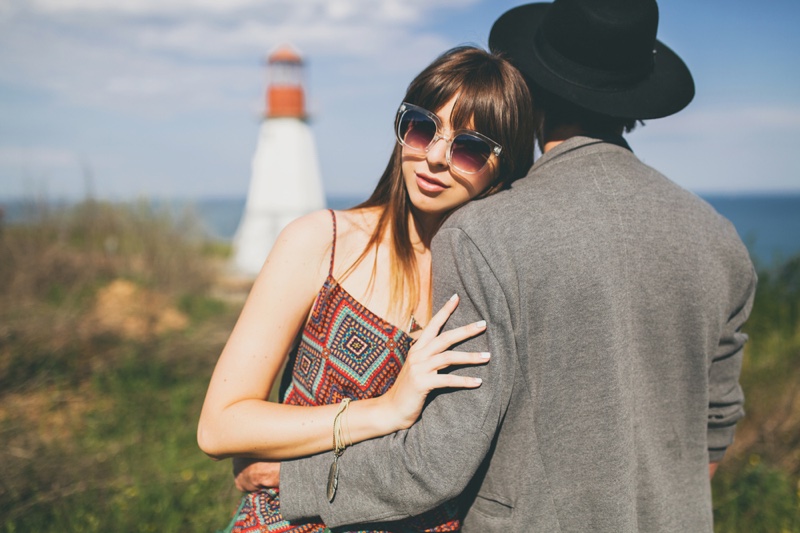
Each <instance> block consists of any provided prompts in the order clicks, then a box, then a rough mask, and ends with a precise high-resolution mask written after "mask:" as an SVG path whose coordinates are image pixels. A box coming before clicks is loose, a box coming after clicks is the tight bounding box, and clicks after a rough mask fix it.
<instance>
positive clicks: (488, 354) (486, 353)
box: [481, 352, 492, 359]
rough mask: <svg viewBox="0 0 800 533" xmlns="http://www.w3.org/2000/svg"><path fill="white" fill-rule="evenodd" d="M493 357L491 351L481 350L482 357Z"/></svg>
mask: <svg viewBox="0 0 800 533" xmlns="http://www.w3.org/2000/svg"><path fill="white" fill-rule="evenodd" d="M491 357H492V354H490V353H489V352H481V359H489V358H491Z"/></svg>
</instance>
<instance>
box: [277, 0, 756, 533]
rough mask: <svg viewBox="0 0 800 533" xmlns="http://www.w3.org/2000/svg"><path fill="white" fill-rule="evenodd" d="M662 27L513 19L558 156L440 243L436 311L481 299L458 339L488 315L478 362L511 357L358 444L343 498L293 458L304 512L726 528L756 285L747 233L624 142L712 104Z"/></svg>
mask: <svg viewBox="0 0 800 533" xmlns="http://www.w3.org/2000/svg"><path fill="white" fill-rule="evenodd" d="M657 23H658V10H657V6H656V4H655V1H654V0H603V1H600V0H555V2H553V3H552V4H530V5H524V6H520V7H517V8H514V9H512V10H510V11H509V12H507V13H506V14H504V15H503V16H502V17H501V18H500V19H499V20H498V21H497V22H496V23H495V25H494V27H493V28H492V32H491V35H490V45H491V47H492V48H493V49H494V50H497V51H501V52H503V53H505V54H506V55H507V56H508V57H510V58H511V60H512V61H513V62H514V63H515V64H516V65H517V66H518V67H519V68H520V70H521V71H522V72H523V73H524V74H525V76H526V77H527V78H528V80H529V84H530V87H531V91H532V94H533V97H534V104H535V107H537V109H538V111H539V112H538V113H537V116H536V117H533V118H534V120H536V124H537V127H538V131H539V136H538V141H539V143H540V147H541V149H542V151H543V155H542V157H541V158H539V160H538V161H537V162H536V163H535V164H534V166H533V168H532V169H531V171H530V173H529V174H528V176H527V177H525V178H524V179H522V180H519V181H518V182H516V183H515V184H514V186H513V187H512V189H511V190H509V191H506V192H503V193H500V194H497V195H495V196H493V197H490V198H487V199H484V200H481V201H477V202H473V203H472V204H470V205H467V206H465V207H464V208H462V209H460V210H459V211H458V212H457V213H455V214H454V215H453V216H452V217H451V218H450V219H449V220H448V221H447V222H446V223H445V225H444V227H443V228H442V229H441V230H440V231H439V233H438V234H437V236H436V238H435V241H434V245H433V254H434V265H435V266H434V284H435V293H434V304H435V308H437V307H438V306H439V305H441V303H442V302H443V301H444V300H445V299H446V298H447V297H448V296H449V295H451V294H453V293H457V294H459V295H460V296H461V304H460V305H459V309H458V310H457V312H456V313H455V314H454V315H453V317H452V318H451V320H450V323H449V324H448V327H456V326H459V325H462V324H467V323H470V322H474V321H477V320H480V319H486V320H487V321H488V329H487V333H486V334H485V335H483V336H481V337H479V338H476V339H472V340H470V341H468V342H467V343H465V344H464V346H462V347H461V348H460V349H463V350H470V351H489V352H491V354H492V360H491V362H490V363H489V364H488V365H486V366H485V367H483V368H480V369H476V368H468V369H464V370H463V371H464V372H466V373H470V374H472V375H477V376H478V377H481V378H483V385H482V386H481V388H480V389H477V390H460V391H455V392H449V393H446V394H441V395H438V396H437V397H436V398H434V399H433V400H432V401H431V402H430V404H429V405H428V406H427V407H426V409H425V411H424V412H423V416H422V418H421V419H420V421H419V422H418V423H417V424H416V425H415V426H413V427H412V428H411V429H409V430H408V431H405V432H401V433H398V434H395V435H391V436H388V437H384V438H382V439H376V440H373V441H369V442H365V443H361V444H358V445H355V446H353V447H351V448H349V449H347V450H346V451H345V452H344V454H343V455H342V456H341V457H340V459H339V487H338V491H337V492H336V496H335V499H334V500H333V502H332V503H331V502H329V501H328V499H327V497H326V485H327V475H328V469H329V467H330V464H331V454H322V455H320V456H317V457H312V458H308V459H302V460H297V461H286V462H284V463H282V466H281V473H280V486H281V506H282V511H283V514H284V517H286V518H289V519H292V518H301V517H308V516H316V515H319V516H321V517H322V519H323V520H324V521H325V522H326V523H327V524H328V525H329V526H339V525H344V524H349V523H361V522H375V521H390V520H396V519H401V518H405V517H407V516H410V515H415V514H419V513H421V512H423V511H425V510H427V509H430V508H432V507H434V506H436V505H438V504H440V503H442V502H445V501H447V500H450V499H452V498H454V497H457V496H458V495H459V494H462V493H463V498H464V500H465V501H466V505H467V508H466V515H465V518H464V525H463V530H464V531H465V532H491V531H498V532H499V531H503V532H508V531H512V532H517V531H542V532H548V533H549V532H556V531H591V532H597V531H607V532H634V531H642V532H688V531H691V532H702V531H706V532H710V531H712V530H713V528H712V520H713V518H712V510H711V494H710V483H709V477H710V476H709V473H711V474H713V469H714V467H715V466H714V465H716V463H717V462H718V461H719V460H720V459H721V458H722V456H723V454H724V452H725V449H726V448H727V446H728V445H729V444H730V443H731V442H732V439H733V430H734V425H735V424H736V422H737V420H739V419H740V418H741V416H742V415H743V411H742V402H743V397H742V393H741V389H740V388H739V385H738V375H739V371H740V365H741V357H742V347H743V344H744V342H745V340H746V337H745V335H743V334H742V333H740V328H741V326H742V324H743V323H744V321H745V320H746V318H747V316H748V314H749V312H750V309H751V306H752V300H753V295H754V291H755V284H756V278H755V275H754V272H753V267H752V264H751V262H750V260H749V257H748V254H747V251H746V249H745V247H744V246H743V245H742V243H741V241H740V239H739V238H738V236H737V235H736V232H735V230H734V229H733V227H732V226H731V225H730V223H728V222H727V221H726V220H724V219H723V218H722V217H721V216H719V215H718V214H717V213H716V212H715V211H714V210H713V209H712V208H711V207H709V206H708V205H707V204H706V203H705V202H703V201H702V200H701V199H699V198H697V197H696V196H694V195H693V194H691V193H689V192H686V191H684V190H683V189H681V188H680V187H678V186H677V185H675V184H674V183H672V182H671V181H669V180H668V179H667V178H665V177H664V176H662V175H661V174H659V173H658V172H656V171H655V170H653V169H651V168H649V167H647V166H645V165H644V164H643V163H641V162H640V161H639V160H638V159H637V158H636V156H635V155H634V154H633V152H632V151H631V149H630V148H629V147H628V145H627V144H626V143H625V141H624V140H623V139H622V136H621V134H622V133H623V130H629V129H630V128H631V127H632V125H633V124H634V123H635V122H636V120H640V119H652V118H659V117H664V116H667V115H670V114H673V113H676V112H678V111H679V110H681V109H682V108H684V107H685V106H686V105H688V103H689V102H690V101H691V99H692V97H693V95H694V85H693V82H692V78H691V75H690V73H689V71H688V69H687V68H686V66H685V65H684V64H683V62H682V61H681V60H680V58H679V57H678V56H677V55H675V54H674V53H673V52H672V51H671V50H670V49H669V48H667V47H666V46H664V45H663V44H661V43H660V42H658V41H657V40H656V39H655V36H656V28H657ZM679 155H680V154H676V156H679Z"/></svg>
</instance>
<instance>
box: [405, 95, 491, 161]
mask: <svg viewBox="0 0 800 533" xmlns="http://www.w3.org/2000/svg"><path fill="white" fill-rule="evenodd" d="M443 129H444V128H443V127H442V121H441V120H439V117H438V116H436V114H435V113H431V112H430V111H428V110H427V109H424V108H422V107H419V106H416V105H414V104H409V103H407V102H403V103H402V104H401V105H400V109H398V110H397V119H396V120H395V134H396V135H397V141H398V142H399V143H400V144H401V145H402V146H404V147H406V148H408V149H410V150H414V151H418V152H428V150H430V149H431V147H432V146H433V145H434V144H435V143H436V141H438V140H439V139H443V140H445V141H447V164H448V165H450V167H451V168H454V169H455V170H457V171H459V172H463V173H465V174H476V173H478V172H480V171H481V170H483V168H484V167H485V166H486V164H487V163H488V162H489V158H490V157H491V156H492V154H494V155H495V157H497V156H499V155H500V152H502V151H503V148H502V147H501V146H500V145H499V144H497V143H496V142H494V141H493V140H491V139H490V138H489V137H487V136H486V135H483V134H481V133H478V132H477V131H472V130H463V129H462V130H458V131H455V132H453V134H452V136H451V137H450V138H447V137H445V136H444V135H442V130H443Z"/></svg>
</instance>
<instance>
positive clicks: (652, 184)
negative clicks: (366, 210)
mask: <svg viewBox="0 0 800 533" xmlns="http://www.w3.org/2000/svg"><path fill="white" fill-rule="evenodd" d="M434 253H435V254H438V255H441V256H442V257H441V260H437V259H435V261H434V264H435V265H437V266H439V265H441V266H442V268H437V270H436V271H435V273H434V277H435V279H436V288H437V292H436V298H435V300H436V301H437V302H438V301H441V300H442V299H443V298H444V297H445V293H447V294H449V293H450V292H451V290H452V288H453V286H457V285H458V283H459V282H462V283H463V281H464V280H463V279H462V280H456V279H455V278H458V277H459V276H461V274H460V273H459V268H458V266H456V268H452V267H450V266H448V264H450V265H452V264H453V262H452V259H449V257H450V256H451V255H454V256H455V265H459V264H462V263H463V264H466V263H473V264H477V263H481V264H483V265H485V266H483V267H481V268H482V269H484V270H486V273H485V274H484V275H490V276H493V277H495V278H496V280H497V285H498V286H499V287H500V289H501V290H502V293H503V294H502V299H503V300H505V305H507V306H508V311H509V315H510V324H498V323H496V322H493V321H492V317H486V318H487V320H488V321H489V329H488V336H489V338H490V340H489V343H490V346H492V350H493V358H494V359H496V358H497V357H505V356H507V355H509V354H503V353H495V352H494V346H496V345H498V343H497V342H496V341H494V340H492V339H491V337H492V336H493V335H503V336H507V337H508V336H510V337H512V338H508V339H506V340H505V342H501V343H499V344H500V345H513V346H514V347H515V352H516V353H515V354H513V356H514V357H516V358H517V359H518V370H519V371H518V372H517V373H516V374H515V377H514V384H513V392H512V393H511V397H510V401H509V404H508V408H507V411H506V413H505V416H504V420H503V422H502V425H501V426H500V430H499V432H498V434H497V438H496V440H495V444H494V449H493V452H492V455H491V457H490V459H489V462H488V463H487V464H488V467H487V471H486V475H485V478H484V479H483V480H482V483H481V484H480V487H479V488H478V490H477V496H476V498H475V501H474V503H473V505H472V508H471V510H470V512H469V514H468V516H467V519H466V521H465V531H505V530H507V531H522V530H530V531H548V532H549V531H615V532H621V531H648V532H653V531H711V529H712V515H711V505H710V502H711V500H710V489H709V483H708V463H709V451H708V450H709V447H710V448H715V449H719V451H718V452H712V457H711V460H715V459H716V460H718V459H719V458H721V453H724V448H725V447H726V446H727V445H728V443H729V441H730V439H731V438H732V431H733V425H734V424H735V422H736V420H738V419H739V418H740V417H741V415H742V410H741V402H742V397H741V390H740V389H739V387H738V384H737V381H736V378H737V377H738V370H739V365H740V362H741V346H742V344H743V343H744V340H745V337H744V335H742V334H738V333H736V330H737V329H738V328H739V327H740V326H741V323H743V321H744V320H745V319H746V316H747V313H748V312H749V309H750V305H751V304H752V300H751V299H752V293H753V290H754V285H755V276H754V274H753V270H752V265H751V263H750V260H749V257H748V255H747V251H746V249H745V248H744V246H743V245H742V244H741V241H740V240H739V238H738V236H737V235H736V232H735V230H734V229H733V227H732V226H731V225H730V223H728V222H727V221H726V220H724V219H723V218H722V217H720V216H719V215H718V214H717V213H716V212H714V211H713V209H711V208H710V207H709V206H708V205H707V204H706V203H705V202H703V201H702V200H701V199H699V198H697V197H696V196H694V195H692V194H691V193H688V192H686V191H684V190H682V189H681V188H679V187H677V186H676V185H675V184H673V183H672V182H670V181H669V180H667V179H666V178H664V177H663V176H661V175H660V174H658V173H657V172H655V171H653V170H652V169H650V168H649V167H646V166H645V165H643V164H641V163H640V162H639V161H638V160H637V159H636V158H635V156H634V155H633V154H632V153H631V152H630V151H629V150H628V149H627V148H626V147H623V146H619V145H615V144H609V143H606V142H602V141H599V140H596V139H589V138H586V137H575V138H572V139H569V140H568V141H566V142H564V143H562V144H561V145H560V146H558V147H557V148H556V149H554V150H552V151H549V152H548V153H547V154H545V156H543V157H542V158H541V160H540V161H538V162H537V163H536V165H534V168H533V170H532V172H531V174H529V176H528V177H526V178H525V179H523V180H520V181H519V182H517V183H516V184H515V186H514V187H513V188H512V190H510V191H507V192H505V193H501V194H499V195H496V196H494V197H492V198H488V199H486V200H482V201H480V202H474V203H473V204H471V205H468V206H466V207H464V208H462V209H461V210H460V211H459V212H457V213H456V214H455V215H454V216H453V217H452V218H451V219H450V220H448V222H447V223H446V224H445V226H444V227H443V228H442V230H441V231H440V233H439V235H437V237H436V240H435V244H434ZM477 256H480V258H479V259H476V257H477ZM445 258H448V259H445ZM487 286H491V284H487ZM497 296H498V295H487V296H486V297H487V298H496V297H497ZM479 307H480V306H479ZM455 325H457V324H455ZM493 363H494V361H493ZM710 404H711V405H712V407H711V409H709V405H710ZM709 419H711V422H712V425H713V426H714V427H715V428H716V429H713V430H710V431H709V432H708V436H707V426H708V424H709ZM504 528H505V529H504Z"/></svg>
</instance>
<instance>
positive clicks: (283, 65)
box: [233, 45, 325, 277]
mask: <svg viewBox="0 0 800 533" xmlns="http://www.w3.org/2000/svg"><path fill="white" fill-rule="evenodd" d="M267 69H268V79H269V84H268V88H267V112H266V115H265V117H264V120H263V121H262V123H261V129H260V131H259V135H258V146H257V147H256V153H255V155H254V156H253V165H252V176H251V178H250V188H249V191H248V193H247V203H246V205H245V209H244V213H243V214H242V219H241V221H240V222H239V228H238V229H237V230H236V235H235V236H234V238H233V267H234V268H235V270H236V271H238V272H239V273H240V274H243V275H246V276H252V277H255V275H256V274H258V272H259V270H261V266H262V265H263V264H264V260H265V259H266V258H267V254H268V253H269V250H270V248H272V245H273V244H274V243H275V239H276V238H277V237H278V234H279V233H280V232H281V230H282V229H283V228H284V227H285V226H286V225H287V224H288V223H289V222H291V221H292V220H294V219H295V218H298V217H300V216H303V215H305V214H307V213H310V212H311V211H315V210H318V209H323V208H324V207H325V195H324V193H323V189H322V180H321V179H320V173H319V164H318V163H317V151H316V148H315V145H314V137H313V136H312V134H311V128H309V126H308V123H307V122H306V119H307V115H306V112H305V105H304V95H303V60H302V58H301V57H300V55H299V54H298V53H297V52H296V51H295V50H294V49H293V48H291V47H290V46H288V45H287V46H281V47H279V48H278V49H276V50H275V51H274V52H273V53H272V54H270V55H269V57H268V58H267Z"/></svg>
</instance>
